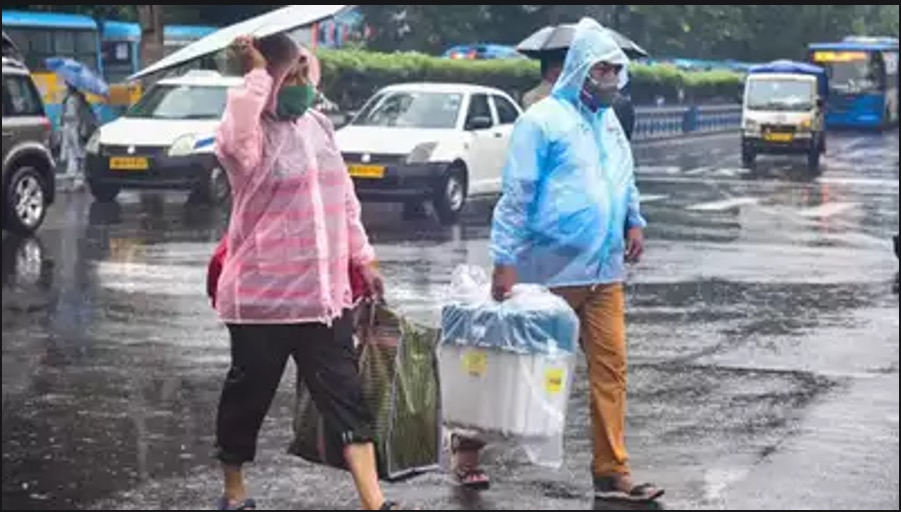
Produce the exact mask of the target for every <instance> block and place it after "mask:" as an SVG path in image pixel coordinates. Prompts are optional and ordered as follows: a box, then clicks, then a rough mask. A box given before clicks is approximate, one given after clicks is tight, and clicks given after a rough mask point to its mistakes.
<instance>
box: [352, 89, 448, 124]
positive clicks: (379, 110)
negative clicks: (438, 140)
mask: <svg viewBox="0 0 901 512" xmlns="http://www.w3.org/2000/svg"><path fill="white" fill-rule="evenodd" d="M462 104H463V95H462V94H455V93H441V92H408V91H391V92H385V93H381V94H379V95H377V96H376V97H374V98H373V99H372V100H370V101H369V103H367V104H366V106H365V107H364V108H363V110H362V111H361V112H360V114H359V115H358V116H357V117H356V118H355V119H354V120H353V122H352V123H351V124H352V125H354V126H386V127H393V128H426V129H453V128H454V127H456V126H457V119H458V117H459V114H460V107H461V105H462Z"/></svg>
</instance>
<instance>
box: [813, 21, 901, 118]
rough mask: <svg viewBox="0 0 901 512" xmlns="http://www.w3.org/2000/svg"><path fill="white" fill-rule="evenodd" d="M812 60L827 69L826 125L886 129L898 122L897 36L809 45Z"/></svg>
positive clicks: (849, 38) (855, 38)
mask: <svg viewBox="0 0 901 512" xmlns="http://www.w3.org/2000/svg"><path fill="white" fill-rule="evenodd" d="M810 61H811V62H812V63H814V64H816V65H818V66H821V67H823V68H825V69H826V72H827V73H828V74H829V87H830V94H829V100H828V103H827V111H826V124H827V126H829V127H833V128H863V129H866V128H885V127H889V126H895V125H897V124H898V103H899V97H898V91H899V88H898V39H896V38H886V37H847V38H845V40H844V41H842V42H840V43H816V44H811V45H810Z"/></svg>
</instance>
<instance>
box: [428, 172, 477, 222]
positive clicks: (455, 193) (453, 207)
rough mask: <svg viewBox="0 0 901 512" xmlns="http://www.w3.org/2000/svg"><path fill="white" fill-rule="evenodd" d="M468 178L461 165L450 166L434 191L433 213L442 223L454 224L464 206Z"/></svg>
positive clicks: (467, 189) (467, 192)
mask: <svg viewBox="0 0 901 512" xmlns="http://www.w3.org/2000/svg"><path fill="white" fill-rule="evenodd" d="M468 197H469V178H468V176H467V173H466V169H465V168H464V167H463V166H459V165H455V166H453V167H451V168H450V169H449V170H448V171H447V174H445V176H444V178H443V179H442V180H441V184H440V185H439V187H438V189H437V190H436V191H435V199H434V205H435V214H436V215H437V216H438V220H439V221H440V222H441V223H442V224H454V223H456V222H457V221H458V220H459V219H460V214H461V213H462V212H463V209H464V208H465V207H466V200H467V199H468Z"/></svg>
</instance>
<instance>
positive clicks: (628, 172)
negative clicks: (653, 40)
mask: <svg viewBox="0 0 901 512" xmlns="http://www.w3.org/2000/svg"><path fill="white" fill-rule="evenodd" d="M599 62H608V63H613V64H621V65H622V66H623V72H622V74H621V76H620V84H619V85H620V87H621V88H622V87H624V86H625V85H626V80H627V78H626V77H627V76H628V75H627V72H626V67H627V66H628V64H629V59H628V57H626V55H625V54H624V53H623V52H622V50H621V49H620V48H619V46H618V45H617V44H616V42H615V41H614V40H613V39H612V38H611V37H610V35H609V34H608V32H607V30H606V29H605V28H604V27H602V26H601V25H600V24H598V23H597V22H596V21H594V20H590V19H583V20H582V21H581V22H580V23H579V25H578V28H577V30H576V34H575V37H574V40H573V43H572V46H571V48H570V51H569V54H568V55H567V57H566V63H565V65H564V69H563V73H562V74H561V75H560V79H559V80H558V81H557V83H556V85H555V86H554V90H553V93H552V94H551V96H550V97H548V98H546V99H545V100H543V101H541V102H539V103H537V104H535V105H534V106H533V107H532V108H531V109H529V110H528V111H527V112H526V113H525V114H524V115H523V116H522V118H521V119H520V120H519V122H518V123H517V125H516V128H515V129H514V132H513V136H512V139H511V143H510V149H509V155H508V158H507V163H506V167H505V169H504V176H503V181H504V183H503V195H502V197H501V199H500V201H499V203H498V205H497V207H496V209H495V212H494V221H493V225H492V232H491V252H492V258H493V260H494V263H495V264H496V265H505V266H514V267H516V269H517V272H518V276H519V280H520V282H523V283H535V284H541V285H545V286H548V287H552V288H556V287H568V286H586V285H587V286H592V285H599V284H610V283H619V282H622V281H624V280H625V277H626V269H625V246H626V240H625V234H626V231H627V230H628V229H630V228H635V227H640V228H643V227H645V225H646V222H645V220H644V219H643V218H642V216H641V212H640V207H639V194H638V189H637V188H636V186H635V174H634V161H633V158H632V150H631V146H630V145H629V142H628V141H627V139H626V136H625V133H624V132H623V129H622V126H621V125H620V123H619V121H618V120H617V118H616V114H615V113H614V111H613V109H610V108H604V109H601V110H600V111H598V112H592V111H591V110H589V109H588V108H587V107H586V106H585V104H584V103H583V101H582V100H581V91H582V89H583V85H584V83H585V79H586V78H587V76H588V72H589V70H590V69H591V68H592V67H594V66H595V65H596V64H597V63H599Z"/></svg>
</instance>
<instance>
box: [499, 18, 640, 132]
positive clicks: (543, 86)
mask: <svg viewBox="0 0 901 512" xmlns="http://www.w3.org/2000/svg"><path fill="white" fill-rule="evenodd" d="M604 29H605V30H606V31H607V32H608V34H609V35H610V37H611V38H612V39H613V40H614V41H615V42H616V44H617V45H618V46H619V47H620V49H621V50H622V51H623V52H624V53H625V54H626V56H627V57H629V58H630V59H637V58H644V57H647V56H648V52H646V51H645V50H644V49H643V48H642V47H640V46H638V44H636V43H635V42H634V41H632V40H631V39H629V38H627V37H626V36H624V35H622V34H620V33H619V32H617V31H615V30H612V29H609V28H606V27H605V28H604ZM575 30H576V26H575V25H573V24H563V25H558V26H549V27H545V28H543V29H541V30H539V31H537V32H535V33H534V34H532V35H531V36H529V37H527V38H526V39H525V40H523V41H522V42H521V43H520V44H519V45H518V46H517V47H516V49H517V51H518V52H519V53H521V54H523V55H526V56H528V57H531V58H534V59H538V60H540V61H541V77H542V81H541V83H540V84H539V85H538V86H537V87H535V88H534V89H532V90H531V91H529V92H527V93H526V94H525V96H523V107H525V108H526V109H528V108H530V107H531V106H532V105H534V104H536V103H538V102H539V101H541V100H543V99H544V98H546V97H548V96H550V94H551V89H552V88H553V85H554V83H556V81H557V77H558V76H559V75H560V72H561V71H562V69H563V61H564V59H565V58H566V52H567V50H569V47H570V45H571V44H572V39H573V35H574V34H575ZM612 107H613V111H614V112H616V117H617V119H619V122H620V124H621V125H622V127H623V131H624V132H625V134H626V139H628V140H629V141H631V140H632V134H633V132H634V130H635V107H634V106H633V104H632V100H631V98H630V97H629V95H628V94H627V93H626V91H625V90H621V91H619V93H618V94H617V95H616V97H615V98H614V99H613V105H612Z"/></svg>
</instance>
